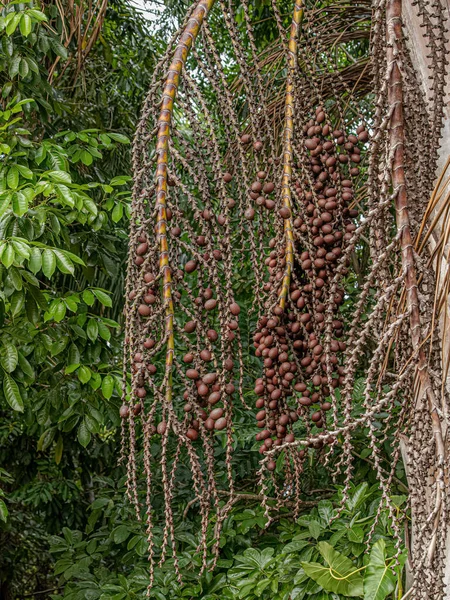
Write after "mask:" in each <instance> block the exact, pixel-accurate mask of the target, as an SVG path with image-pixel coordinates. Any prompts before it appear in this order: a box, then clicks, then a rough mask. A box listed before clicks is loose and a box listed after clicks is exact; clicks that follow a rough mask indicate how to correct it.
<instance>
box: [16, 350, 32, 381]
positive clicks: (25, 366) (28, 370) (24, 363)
mask: <svg viewBox="0 0 450 600" xmlns="http://www.w3.org/2000/svg"><path fill="white" fill-rule="evenodd" d="M18 358H19V366H20V368H21V369H22V371H23V372H24V373H25V375H26V376H27V377H30V378H32V379H34V370H33V367H32V366H31V365H30V363H29V362H28V360H27V359H26V358H25V356H24V355H23V354H22V352H18Z"/></svg>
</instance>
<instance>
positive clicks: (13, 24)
mask: <svg viewBox="0 0 450 600" xmlns="http://www.w3.org/2000/svg"><path fill="white" fill-rule="evenodd" d="M10 14H12V13H10ZM21 18H22V14H21V13H15V14H14V15H13V17H12V19H10V20H9V22H8V24H7V26H6V35H12V34H13V33H14V32H15V30H16V29H17V25H18V24H19V21H20V19H21Z"/></svg>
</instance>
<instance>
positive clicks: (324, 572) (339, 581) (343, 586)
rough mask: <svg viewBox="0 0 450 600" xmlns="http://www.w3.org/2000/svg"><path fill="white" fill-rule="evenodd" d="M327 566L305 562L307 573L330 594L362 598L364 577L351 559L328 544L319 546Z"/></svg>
mask: <svg viewBox="0 0 450 600" xmlns="http://www.w3.org/2000/svg"><path fill="white" fill-rule="evenodd" d="M317 547H318V549H319V552H320V554H321V555H322V556H323V558H324V559H325V562H326V565H321V564H319V563H315V562H310V563H307V562H304V563H302V567H303V569H304V571H305V573H306V574H307V575H308V576H309V577H311V579H313V580H314V581H316V582H317V583H318V584H319V585H321V586H322V587H323V589H324V590H326V591H328V592H333V593H335V594H342V595H343V596H362V595H363V577H362V575H361V571H360V570H358V569H357V567H355V565H354V564H353V563H352V561H351V560H350V559H348V558H347V557H345V556H344V555H343V554H340V553H339V552H337V551H336V550H335V549H334V548H333V547H332V546H330V544H328V543H327V542H319V543H318V544H317Z"/></svg>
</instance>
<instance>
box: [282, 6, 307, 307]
mask: <svg viewBox="0 0 450 600" xmlns="http://www.w3.org/2000/svg"><path fill="white" fill-rule="evenodd" d="M302 20H303V0H296V2H295V5H294V14H293V16H292V23H291V30H290V35H289V45H288V52H289V59H288V74H287V85H286V99H285V105H284V106H285V113H284V134H283V138H284V139H283V177H282V180H281V200H282V203H283V206H284V207H286V208H288V209H289V213H290V214H289V216H288V218H287V219H284V234H285V238H286V270H285V272H284V277H283V283H282V286H281V291H280V295H279V305H280V306H281V308H283V309H284V307H285V304H286V298H287V295H288V291H289V285H290V282H291V273H292V269H293V266H294V233H293V229H292V194H291V178H292V139H293V136H294V94H293V92H294V73H295V69H296V67H297V43H298V36H299V32H300V27H301V24H302Z"/></svg>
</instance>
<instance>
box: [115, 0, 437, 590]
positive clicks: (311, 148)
mask: <svg viewBox="0 0 450 600" xmlns="http://www.w3.org/2000/svg"><path fill="white" fill-rule="evenodd" d="M438 5H439V6H438ZM418 7H419V13H420V14H421V15H422V18H423V20H424V23H425V25H426V26H425V28H424V35H425V36H427V37H428V39H429V40H431V43H430V48H431V50H430V52H431V57H432V58H431V60H430V64H431V66H432V70H433V73H434V77H435V85H434V87H433V90H434V96H433V102H432V103H430V104H428V105H427V104H426V102H425V101H424V97H423V92H422V90H421V88H420V86H419V85H418V83H417V81H416V79H415V77H414V68H413V63H412V60H411V57H410V55H409V50H408V47H407V46H406V44H405V40H404V35H403V33H402V26H401V23H402V21H401V16H402V15H401V10H399V9H400V8H401V3H400V2H399V0H387V1H383V0H377V1H375V2H374V5H373V7H371V5H370V3H369V2H361V3H358V7H356V6H355V7H353V8H351V10H350V8H349V9H348V10H349V11H350V12H352V11H359V12H358V15H357V16H358V18H356V15H355V14H353V12H352V14H351V15H350V16H349V15H347V16H346V12H345V10H346V7H344V8H342V9H340V10H341V11H342V12H341V13H339V12H338V14H337V15H336V14H335V13H333V15H332V16H333V18H331V13H330V14H328V13H327V10H326V9H317V8H316V7H315V5H314V3H309V2H307V1H305V2H300V0H297V1H296V2H294V3H293V7H292V16H291V17H289V19H286V18H285V16H284V15H282V14H281V12H280V10H279V8H278V5H277V2H276V1H273V2H272V9H271V13H270V19H272V21H273V28H274V30H275V31H277V32H278V36H277V38H276V44H275V47H276V51H273V47H274V46H273V45H271V46H270V49H271V50H272V51H273V52H272V54H270V55H268V54H267V49H264V48H260V47H259V46H258V44H257V41H256V40H257V38H256V36H255V29H254V12H253V9H252V7H251V3H249V2H248V1H247V0H245V1H243V2H238V3H237V2H233V1H232V0H218V1H217V2H214V0H198V1H197V2H194V3H193V5H192V7H191V9H190V11H189V12H188V14H187V16H186V19H185V21H184V23H183V24H182V26H181V27H180V29H179V31H177V32H176V34H175V35H174V36H173V38H172V40H171V41H170V42H169V45H168V49H167V52H166V54H165V55H164V56H163V58H162V59H161V61H160V63H159V65H158V68H157V69H156V70H155V74H154V78H153V83H152V86H151V89H150V92H149V95H148V97H147V99H146V101H145V103H144V108H143V113H142V119H141V121H140V123H139V125H138V129H137V133H136V138H135V142H134V149H133V168H134V190H133V205H132V220H131V231H130V252H129V263H128V274H127V286H126V308H125V314H126V341H125V354H124V395H123V399H124V404H123V406H122V408H121V413H120V414H121V417H122V419H123V430H124V437H123V458H124V459H126V460H127V466H128V487H127V489H128V496H129V499H130V501H131V502H132V503H133V504H134V505H135V506H136V512H137V515H138V517H139V518H141V517H142V515H141V499H140V497H139V492H138V483H139V480H140V473H141V471H142V472H143V473H144V475H145V480H146V484H147V491H146V500H145V504H146V517H145V518H146V521H147V533H148V543H149V554H150V564H151V577H150V585H151V583H152V578H153V566H154V561H155V558H157V560H158V561H159V562H161V563H162V562H163V561H164V560H165V558H166V557H167V556H169V555H170V556H171V557H172V558H173V561H174V566H175V569H176V570H177V569H178V566H177V558H176V536H175V525H174V519H173V508H172V505H173V499H174V496H175V494H176V491H177V490H176V487H177V472H178V469H180V468H182V467H183V468H185V467H186V466H187V467H188V468H189V470H190V472H191V478H192V499H191V501H192V502H194V503H195V502H197V503H198V507H199V514H200V517H201V532H200V538H199V539H200V542H199V552H201V553H202V556H203V566H204V567H206V566H207V561H208V527H209V524H210V521H211V518H212V516H213V515H214V516H215V517H214V518H215V521H214V522H215V526H214V535H215V537H216V543H215V544H214V547H213V553H215V556H216V558H217V553H218V549H219V545H218V543H217V539H218V537H219V536H220V531H221V527H222V524H223V522H224V519H225V517H226V516H227V514H228V512H229V509H230V507H231V505H232V503H233V500H234V494H235V491H234V481H233V480H234V473H233V457H232V449H233V444H234V440H233V427H234V425H233V413H234V407H235V406H236V404H238V405H239V406H240V407H241V408H242V407H243V408H244V409H245V410H246V411H247V413H250V419H255V418H256V423H255V436H256V440H257V441H258V447H259V451H260V453H261V464H260V469H259V473H258V475H259V482H260V491H261V494H262V497H263V504H264V506H265V508H266V515H267V516H268V517H269V521H270V517H271V511H273V510H274V509H275V508H276V507H277V506H278V507H280V506H282V505H283V504H284V503H286V502H293V503H294V505H295V512H298V510H299V508H300V506H301V492H302V470H303V463H304V461H305V459H306V457H307V456H309V454H310V453H316V454H317V457H316V458H317V460H322V461H324V462H325V463H326V464H330V465H331V464H332V465H333V475H334V476H335V477H336V478H339V477H340V478H341V481H342V483H343V486H344V487H343V498H344V501H345V499H346V498H347V494H348V491H349V487H350V482H351V478H352V465H353V440H352V435H353V433H354V432H355V430H357V429H364V430H365V432H366V435H367V441H368V447H369V448H370V450H371V454H372V461H373V464H374V468H375V470H376V472H377V477H378V480H379V482H380V486H381V488H382V490H383V502H382V504H381V505H380V508H379V512H378V516H379V515H380V514H381V510H382V509H383V508H387V510H388V512H389V513H390V514H391V517H392V522H393V528H394V532H395V534H396V536H397V547H398V553H400V546H401V543H402V540H401V534H400V530H399V526H398V524H397V522H396V516H395V514H394V510H393V507H392V504H391V500H390V488H391V483H392V480H393V477H394V473H395V468H396V464H397V462H398V461H399V459H400V450H401V442H402V440H404V438H405V436H408V435H409V436H410V439H411V443H412V444H413V442H414V443H424V439H425V438H426V439H433V440H434V441H433V442H432V444H433V447H432V451H431V452H428V453H423V454H422V455H421V456H420V459H417V460H416V458H417V457H412V458H410V461H411V464H410V465H408V476H409V477H410V478H411V479H410V480H411V482H414V489H413V490H412V492H411V506H412V508H413V510H414V509H416V508H417V503H418V501H419V500H418V494H421V493H424V489H423V486H424V485H425V484H424V482H423V481H422V482H421V481H420V480H421V477H422V475H423V473H424V472H427V473H428V474H430V473H432V474H433V475H432V476H434V477H435V478H436V486H435V490H434V492H433V494H434V496H435V498H434V500H435V502H434V504H433V498H431V499H430V504H429V506H428V507H427V508H424V509H422V511H419V517H418V519H417V520H416V521H415V522H414V524H413V527H414V528H415V530H414V531H415V540H416V548H415V549H414V553H413V556H417V559H416V558H415V560H417V565H419V567H420V568H419V569H418V571H417V573H418V575H417V578H416V583H415V586H416V587H415V590H416V592H417V594H418V595H417V597H425V595H424V594H425V583H424V582H426V581H428V579H427V578H428V577H429V576H428V574H427V573H426V572H425V571H426V569H429V568H432V569H434V573H435V574H433V575H432V577H433V585H434V587H435V589H436V590H437V593H438V591H439V589H441V588H440V587H439V586H440V585H442V577H441V575H442V568H443V563H442V556H441V555H440V554H439V551H438V552H436V551H434V550H433V548H435V547H436V544H435V541H436V536H442V535H443V532H444V531H445V524H446V522H447V521H446V519H447V516H446V511H445V508H444V503H443V502H442V496H443V494H444V492H443V491H442V490H443V488H445V487H446V486H447V482H446V481H447V480H446V476H445V474H446V469H447V464H446V457H445V456H443V455H442V451H441V449H440V443H441V438H440V437H439V435H440V434H439V427H440V422H441V416H440V413H439V410H438V409H437V407H436V405H437V404H439V405H440V407H441V409H440V410H442V409H443V406H444V405H446V402H447V399H446V397H445V396H444V395H442V394H441V389H443V388H442V385H441V384H442V382H441V371H442V370H441V367H440V360H441V359H440V357H439V353H438V352H437V347H436V344H435V343H434V344H432V343H430V342H429V341H428V340H429V336H428V337H427V332H428V331H429V329H430V327H431V326H432V323H431V319H432V317H431V316H430V314H429V312H427V310H426V309H425V303H424V300H423V299H424V298H425V297H426V296H427V295H430V294H433V293H434V291H433V290H434V287H433V286H434V280H433V276H432V274H431V273H430V272H429V270H428V271H427V269H426V268H425V267H424V263H423V262H422V261H421V260H420V259H419V258H418V257H417V255H416V254H415V253H414V252H413V250H412V243H413V242H414V240H415V236H416V235H417V233H418V231H419V224H420V220H421V218H422V216H423V214H424V212H425V208H426V203H427V200H428V196H429V194H430V193H431V189H432V185H433V179H434V178H433V176H432V175H431V174H432V173H434V172H435V169H436V148H437V145H438V134H439V126H438V125H437V124H439V123H441V122H442V114H441V113H442V105H443V103H442V94H443V87H442V85H441V84H440V83H439V81H440V78H442V76H443V74H444V73H445V63H446V61H445V47H444V35H443V27H444V21H443V16H442V11H441V6H440V2H434V3H433V4H432V5H431V4H430V3H426V2H425V1H424V2H419V3H418ZM372 8H373V14H372V12H371V9H372ZM238 10H239V11H240V18H239V19H237V17H236V15H237V11H238ZM212 18H214V19H216V20H220V23H221V24H222V29H221V39H220V40H217V39H215V34H214V33H213V30H212V28H210V26H209V24H208V22H209V20H210V19H212ZM364 22H366V24H369V22H370V27H367V29H366V30H365V31H366V34H367V35H366V37H365V38H364V36H363V35H362V34H361V28H360V26H359V24H360V23H364ZM353 26H354V33H355V37H354V39H366V40H367V38H368V37H369V34H370V36H371V54H370V60H371V65H370V68H369V72H371V74H372V77H371V78H369V80H368V81H369V83H368V84H367V81H366V79H367V68H368V66H367V63H364V64H363V65H362V72H359V73H356V75H355V73H354V71H352V70H349V69H348V67H343V68H340V67H339V66H337V65H336V63H335V60H334V56H332V55H331V51H330V49H329V48H330V45H329V40H331V41H332V44H337V45H338V46H339V45H340V44H342V45H343V50H342V52H343V53H346V54H347V55H348V52H347V50H346V49H345V44H346V43H347V42H348V40H351V39H352V37H351V35H350V33H351V32H352V31H353V29H352V27H353ZM342 29H343V30H344V31H345V32H346V35H343V34H342ZM214 31H215V30H214ZM224 40H225V41H224ZM334 51H335V50H333V52H334ZM230 65H231V66H232V69H231V70H232V71H233V73H234V77H233V78H232V79H231V78H230V75H229V70H230ZM370 69H371V71H370ZM280 73H282V74H283V75H282V76H280ZM360 81H365V82H366V83H365V85H367V86H368V87H367V89H366V92H369V91H370V92H373V93H374V95H375V97H374V101H373V103H372V104H371V103H370V102H368V101H367V99H365V97H364V95H363V94H361V93H359V94H357V93H354V89H358V88H357V85H358V83H359V82H360ZM399 90H402V93H401V94H400V96H398V95H397V94H398V93H399ZM280 99H281V100H280ZM399 105H402V106H403V111H400V112H399V110H398V106H399ZM421 147H425V148H427V152H422V151H420V148H421ZM399 148H401V152H400V151H399ZM402 173H403V175H402ZM408 236H409V237H408ZM362 264H363V266H364V268H362V267H361V265H362ZM355 265H356V266H355ZM411 290H412V291H411ZM350 295H351V298H352V302H348V301H347V300H348V298H349V296H350ZM434 325H436V324H435V323H433V326H434ZM249 327H251V328H253V331H252V332H251V334H252V335H253V342H254V343H253V346H254V355H255V356H256V358H257V360H258V364H259V367H258V369H259V373H257V374H256V376H255V377H254V379H253V380H252V375H253V372H254V371H252V370H251V369H248V365H247V364H246V362H245V361H246V357H248V356H249V354H250V353H249V348H248V347H249V346H250V345H251V343H250V344H249V335H248V334H249ZM427 344H428V345H427ZM424 353H428V355H429V356H430V357H431V358H430V362H428V361H427V360H424ZM430 364H431V367H430V366H429V365H430ZM417 368H419V371H420V378H421V379H420V385H422V394H419V396H418V397H419V401H418V403H416V404H414V402H413V399H414V396H413V390H414V381H415V380H416V379H415V373H417ZM248 372H250V373H251V375H250V376H249V375H248ZM361 373H364V378H363V379H364V389H363V391H362V397H360V398H358V399H356V400H355V394H354V388H355V382H356V379H357V378H358V377H359V378H360V375H361ZM128 374H130V376H131V385H130V386H128V385H127V381H128V380H127V376H128ZM252 391H253V395H252ZM249 398H251V400H249ZM250 402H251V403H252V404H253V405H252V406H249V403H250ZM386 414H387V415H388V416H387V417H386V416H385V415H386ZM381 415H384V416H381ZM380 421H381V426H380V427H379V426H378V424H377V425H376V426H375V423H378V422H380ZM253 422H255V421H253ZM127 430H128V436H126V435H125V433H126V431H127ZM388 438H389V439H391V440H393V441H392V444H393V449H392V463H391V470H390V472H388V473H386V471H385V470H384V469H383V468H382V467H381V464H380V447H381V446H382V445H383V443H384V441H385V440H386V439H388ZM141 440H142V449H143V452H142V454H141V453H140V451H139V449H140V444H141ZM138 441H139V446H138ZM155 442H156V443H157V444H158V448H159V452H158V453H157V455H155V453H154V452H152V448H151V447H152V445H153V444H154V443H155ZM217 445H221V446H222V447H224V448H225V450H224V452H225V456H226V460H225V473H217V469H216V455H215V450H216V446H217ZM411 447H413V446H411ZM411 451H412V452H413V454H414V450H411ZM280 459H281V460H280ZM282 464H283V465H284V467H283V468H282V469H281V465H282ZM279 465H280V469H281V471H280V469H278V468H277V466H279ZM225 482H226V489H224V483H225ZM160 489H161V491H162V497H163V503H164V511H163V512H164V518H165V521H164V523H163V528H162V531H163V533H162V541H161V543H160V544H159V547H158V548H156V547H155V541H154V508H153V505H154V502H153V497H154V495H155V493H156V492H155V490H160ZM224 498H225V500H224ZM270 498H271V499H273V498H275V499H276V500H277V502H276V506H274V503H273V502H269V499H270ZM430 514H431V515H432V516H435V517H436V519H434V520H433V519H432V518H431V517H430ZM438 516H439V519H437V517H438ZM367 542H368V543H370V539H369V540H367ZM423 556H428V559H427V560H428V563H426V564H427V565H428V566H427V567H425V561H424V559H423ZM209 564H210V565H213V564H214V559H213V560H212V562H210V563H209ZM430 565H431V567H430ZM423 573H425V575H424V574H423ZM439 582H441V583H439ZM436 597H438V596H436Z"/></svg>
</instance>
